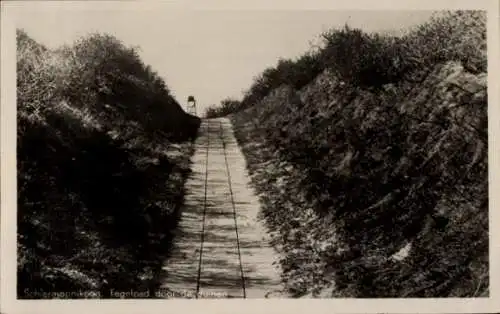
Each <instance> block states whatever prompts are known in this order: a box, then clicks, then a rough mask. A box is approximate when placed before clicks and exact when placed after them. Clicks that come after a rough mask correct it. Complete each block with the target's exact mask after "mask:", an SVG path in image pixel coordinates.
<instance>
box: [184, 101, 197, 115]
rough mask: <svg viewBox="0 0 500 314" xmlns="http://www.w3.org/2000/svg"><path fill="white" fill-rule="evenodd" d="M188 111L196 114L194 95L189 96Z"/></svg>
mask: <svg viewBox="0 0 500 314" xmlns="http://www.w3.org/2000/svg"><path fill="white" fill-rule="evenodd" d="M186 111H187V113H189V114H192V115H194V116H196V100H195V99H194V96H189V97H188V99H187V110H186Z"/></svg>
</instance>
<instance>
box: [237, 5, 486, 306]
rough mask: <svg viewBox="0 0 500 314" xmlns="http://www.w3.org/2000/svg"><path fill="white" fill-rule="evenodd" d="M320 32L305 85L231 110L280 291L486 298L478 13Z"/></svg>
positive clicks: (482, 21)
mask: <svg viewBox="0 0 500 314" xmlns="http://www.w3.org/2000/svg"><path fill="white" fill-rule="evenodd" d="M325 37H326V39H327V45H326V47H325V48H324V50H322V55H321V57H320V59H321V60H323V61H324V62H325V64H326V65H327V66H326V68H325V71H324V72H323V73H322V74H320V75H319V76H317V77H316V78H315V79H314V81H313V82H312V83H310V84H308V85H306V86H304V87H303V88H302V89H300V90H297V89H296V88H295V87H294V86H293V85H290V84H286V85H285V86H283V85H281V86H280V87H279V88H275V87H274V88H271V89H270V91H269V93H268V94H267V95H266V96H264V97H263V98H262V99H261V100H260V101H258V102H256V103H255V104H254V105H252V106H250V107H249V108H247V109H245V110H242V111H239V112H237V113H236V114H234V115H233V117H232V121H233V123H234V125H235V135H236V137H237V139H238V141H239V143H240V145H242V146H243V149H244V152H245V155H246V156H247V161H248V163H249V169H250V170H251V172H253V183H254V185H255V187H256V189H257V190H258V191H259V193H260V195H261V200H262V203H263V215H264V216H265V217H266V219H267V223H268V225H269V227H270V229H271V230H272V231H273V234H274V235H275V241H276V243H277V246H278V247H281V251H282V252H284V256H283V259H282V261H281V265H282V269H283V270H284V275H283V277H284V279H285V282H286V284H287V287H288V289H289V291H290V292H292V293H293V294H294V295H295V296H303V295H314V296H316V295H320V294H321V293H323V292H324V293H325V294H324V295H327V296H338V297H449V296H454V297H473V296H487V295H488V293H489V287H488V285H489V277H488V271H487V269H488V206H487V205H488V167H487V164H488V156H487V143H488V137H487V123H488V122H487V91H486V72H485V71H486V68H485V64H486V55H485V51H484V49H485V38H486V37H485V16H484V12H454V13H449V14H444V15H439V16H436V17H435V18H433V19H432V20H431V21H430V22H428V23H425V24H423V25H421V26H419V27H416V28H415V29H413V30H412V31H411V32H409V33H407V34H405V35H404V36H402V37H399V38H395V37H390V36H386V35H377V34H366V33H363V32H361V31H359V30H354V29H351V28H349V27H346V28H344V29H342V30H335V31H332V32H329V33H327V34H326V35H325ZM469 40H473V42H474V43H475V44H474V45H475V48H474V49H472V47H471V45H469V43H468V41H469ZM401 56H402V60H400V58H401ZM412 58H413V59H414V60H413V59H412ZM443 248H446V249H443ZM399 255H401V256H402V257H399ZM298 261H300V262H298ZM322 291H323V292H322ZM325 291H326V292H325Z"/></svg>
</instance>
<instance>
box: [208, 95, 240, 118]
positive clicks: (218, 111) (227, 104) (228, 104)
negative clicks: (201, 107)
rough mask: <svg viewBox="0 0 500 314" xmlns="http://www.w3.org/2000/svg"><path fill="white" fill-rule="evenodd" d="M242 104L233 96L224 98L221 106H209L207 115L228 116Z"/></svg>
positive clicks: (211, 116)
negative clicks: (232, 97)
mask: <svg viewBox="0 0 500 314" xmlns="http://www.w3.org/2000/svg"><path fill="white" fill-rule="evenodd" d="M239 106H240V102H239V101H237V100H234V99H231V98H228V99H224V100H223V101H221V103H220V106H215V105H212V106H211V107H209V108H207V110H206V112H205V117H207V118H216V117H222V116H226V115H228V114H230V113H232V112H234V111H236V110H237V108H238V107H239Z"/></svg>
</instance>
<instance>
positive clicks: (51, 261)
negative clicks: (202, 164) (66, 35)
mask: <svg viewBox="0 0 500 314" xmlns="http://www.w3.org/2000/svg"><path fill="white" fill-rule="evenodd" d="M17 99H18V104H17V105H18V135H17V142H18V143H17V156H18V159H17V160H18V161H17V163H18V295H19V297H20V298H40V297H55V296H56V295H55V294H54V292H63V293H66V294H65V295H63V297H64V296H67V295H68V293H73V294H71V297H86V295H79V294H76V292H78V291H92V292H95V293H99V294H100V295H101V296H107V295H108V293H109V291H110V289H115V290H118V291H120V290H126V289H135V290H141V289H143V290H148V289H149V290H154V288H155V284H156V279H157V278H156V277H157V276H158V275H159V271H160V269H161V263H162V260H163V259H164V257H165V256H166V254H168V247H169V243H170V241H171V237H172V236H171V231H172V230H173V228H174V227H175V225H176V222H177V213H178V209H179V206H180V204H181V203H182V199H183V183H184V180H185V178H186V176H187V174H188V171H189V164H188V163H189V156H190V154H191V153H192V152H191V150H192V147H191V145H190V144H189V143H190V142H189V141H190V140H193V139H194V138H195V136H196V132H197V129H198V126H199V124H200V121H199V119H198V118H196V117H194V116H190V115H187V114H186V113H184V111H183V110H182V109H181V107H180V106H179V104H178V103H177V102H176V100H175V99H174V98H173V97H172V96H171V95H170V93H169V90H168V88H167V86H166V85H165V83H164V81H163V80H162V79H161V77H160V76H158V74H157V73H155V72H154V71H152V69H151V68H150V67H149V66H146V65H144V64H143V63H142V61H141V60H140V58H139V56H138V54H137V52H136V51H135V50H134V49H131V48H128V47H126V46H124V45H123V44H122V43H121V42H120V41H119V40H117V39H116V38H114V37H112V36H108V35H101V34H92V35H89V36H87V37H84V38H81V39H79V40H78V41H76V42H75V43H74V45H72V46H71V47H69V46H68V47H62V48H60V49H56V50H50V49H47V48H45V47H44V46H43V45H40V44H38V43H37V42H35V41H34V40H33V39H31V38H30V37H29V36H28V35H27V34H26V33H25V32H24V31H22V30H18V31H17ZM42 292H45V293H46V294H45V295H43V294H42ZM87 296H90V295H87Z"/></svg>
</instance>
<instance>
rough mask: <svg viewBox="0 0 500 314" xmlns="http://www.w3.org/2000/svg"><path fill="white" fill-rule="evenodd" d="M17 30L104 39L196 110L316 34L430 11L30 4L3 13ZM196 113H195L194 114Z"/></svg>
mask: <svg viewBox="0 0 500 314" xmlns="http://www.w3.org/2000/svg"><path fill="white" fill-rule="evenodd" d="M10 10H12V11H11V12H10V13H11V14H12V13H13V15H14V16H15V17H16V20H17V25H18V27H20V28H23V29H24V30H25V31H26V32H27V33H28V34H29V35H30V36H31V37H32V38H34V39H35V40H37V41H39V42H40V43H43V44H45V45H47V46H49V47H51V48H52V47H57V46H59V45H61V44H63V43H71V42H72V41H73V40H75V39H76V38H78V37H79V36H81V35H85V34H86V33H88V32H90V31H99V32H105V33H109V34H112V35H114V36H116V37H117V38H119V39H120V40H122V41H123V42H124V43H125V44H127V45H134V46H139V47H140V49H141V50H140V54H141V56H142V58H143V60H144V62H145V63H146V64H150V65H151V66H152V67H153V68H154V69H155V70H156V71H157V72H158V73H159V74H160V75H161V76H163V77H164V78H165V81H166V82H167V85H168V86H169V88H170V89H171V91H172V93H173V95H174V96H175V97H176V99H177V100H178V101H179V102H180V103H181V104H182V105H185V103H186V99H187V96H188V95H191V94H192V95H194V96H195V97H196V99H197V102H198V106H199V107H202V108H203V107H205V106H206V105H210V104H213V103H218V102H219V101H220V100H222V99H224V98H226V97H235V98H241V96H242V92H243V91H244V90H246V89H247V88H248V87H249V86H250V84H251V83H252V79H253V77H254V76H256V75H257V74H259V73H260V72H262V70H264V69H265V68H266V67H268V66H272V65H274V64H276V62H277V60H278V58H280V57H284V58H290V57H292V58H293V57H296V56H298V55H300V54H302V53H303V52H305V51H306V50H307V49H308V48H309V46H310V42H311V41H314V40H315V39H317V38H318V36H319V34H320V33H321V32H322V31H325V30H328V29H330V28H333V27H341V26H342V25H344V24H345V23H346V22H347V23H349V24H350V25H352V26H355V27H360V28H363V29H365V30H367V31H377V30H396V31H397V30H398V29H401V28H402V27H408V26H411V25H414V24H417V23H420V22H422V21H424V20H426V19H428V18H429V16H430V14H431V12H430V11H379V12H377V11H333V10H329V11H325V10H322V11H320V10H316V11H297V10H289V11H269V10H267V11H266V10H260V11H257V10H253V11H248V10H240V11H236V10H233V11H221V10H219V11H217V10H209V11H208V10H192V9H186V8H172V7H168V5H166V4H165V5H158V4H157V5H155V6H154V7H153V8H151V7H148V5H147V4H146V3H139V4H138V5H136V6H135V7H134V9H133V10H132V9H131V6H130V5H128V6H124V5H122V4H121V3H120V2H116V3H115V5H114V8H111V7H110V6H109V5H107V6H99V5H94V6H86V7H85V6H82V5H80V7H79V8H78V9H75V6H74V5H72V4H71V3H65V2H62V1H61V2H57V1H53V2H46V3H30V4H29V5H19V6H18V7H15V8H14V7H11V8H10ZM201 110H203V109H201Z"/></svg>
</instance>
